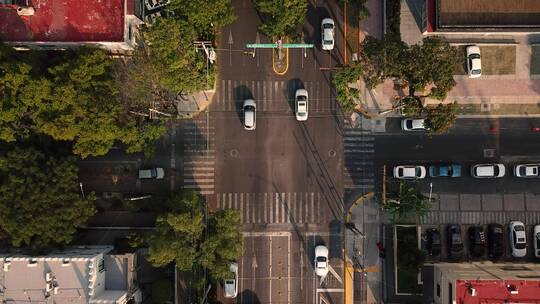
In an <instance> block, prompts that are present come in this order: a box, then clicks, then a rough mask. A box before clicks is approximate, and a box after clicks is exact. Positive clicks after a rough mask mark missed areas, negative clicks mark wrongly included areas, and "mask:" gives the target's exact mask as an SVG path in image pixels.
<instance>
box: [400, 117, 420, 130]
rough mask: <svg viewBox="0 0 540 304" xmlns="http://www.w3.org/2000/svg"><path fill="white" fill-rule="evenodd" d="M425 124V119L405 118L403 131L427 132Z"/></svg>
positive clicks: (402, 123)
mask: <svg viewBox="0 0 540 304" xmlns="http://www.w3.org/2000/svg"><path fill="white" fill-rule="evenodd" d="M424 122H425V119H423V118H416V119H412V118H404V119H402V120H401V129H403V131H425V130H426V127H425V126H424Z"/></svg>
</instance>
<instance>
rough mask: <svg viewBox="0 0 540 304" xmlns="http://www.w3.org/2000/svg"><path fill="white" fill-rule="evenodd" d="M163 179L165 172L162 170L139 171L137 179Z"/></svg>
mask: <svg viewBox="0 0 540 304" xmlns="http://www.w3.org/2000/svg"><path fill="white" fill-rule="evenodd" d="M163 177H165V170H163V168H150V169H140V170H139V179H152V178H155V179H163Z"/></svg>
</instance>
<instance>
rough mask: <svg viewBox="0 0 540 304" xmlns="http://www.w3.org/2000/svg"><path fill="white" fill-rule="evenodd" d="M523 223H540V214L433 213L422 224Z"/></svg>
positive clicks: (504, 212)
mask: <svg viewBox="0 0 540 304" xmlns="http://www.w3.org/2000/svg"><path fill="white" fill-rule="evenodd" d="M510 221H522V222H523V223H525V225H536V224H538V223H540V212H531V211H439V210H437V211H431V212H429V213H428V214H427V215H426V216H424V217H422V218H421V219H420V223H421V224H490V223H509V222H510Z"/></svg>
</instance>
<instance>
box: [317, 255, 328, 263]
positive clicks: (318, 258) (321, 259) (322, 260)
mask: <svg viewBox="0 0 540 304" xmlns="http://www.w3.org/2000/svg"><path fill="white" fill-rule="evenodd" d="M317 262H319V263H321V262H322V263H324V262H326V258H325V257H322V256H320V257H317Z"/></svg>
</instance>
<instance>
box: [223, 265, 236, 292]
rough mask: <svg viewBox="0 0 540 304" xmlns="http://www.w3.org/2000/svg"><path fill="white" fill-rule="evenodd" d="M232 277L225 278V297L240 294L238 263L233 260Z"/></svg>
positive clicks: (230, 266) (230, 268)
mask: <svg viewBox="0 0 540 304" xmlns="http://www.w3.org/2000/svg"><path fill="white" fill-rule="evenodd" d="M229 271H230V272H231V274H230V276H231V277H230V278H227V279H225V284H223V285H224V286H223V290H224V292H225V295H224V296H225V298H236V296H237V295H238V264H236V263H234V262H232V263H230V264H229Z"/></svg>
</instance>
